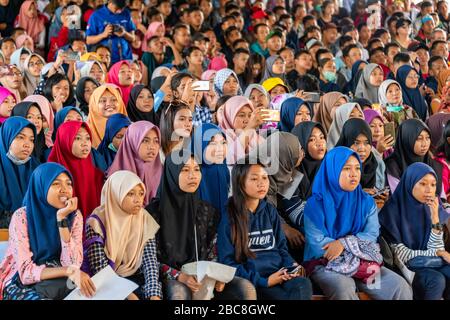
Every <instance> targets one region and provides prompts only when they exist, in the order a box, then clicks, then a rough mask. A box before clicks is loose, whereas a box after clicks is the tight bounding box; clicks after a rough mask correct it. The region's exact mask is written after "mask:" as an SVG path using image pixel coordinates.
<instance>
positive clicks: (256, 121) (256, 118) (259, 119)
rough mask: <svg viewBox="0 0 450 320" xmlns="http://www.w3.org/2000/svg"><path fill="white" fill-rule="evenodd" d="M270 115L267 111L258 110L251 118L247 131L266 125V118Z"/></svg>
mask: <svg viewBox="0 0 450 320" xmlns="http://www.w3.org/2000/svg"><path fill="white" fill-rule="evenodd" d="M268 115H269V114H268V113H267V112H265V111H262V108H256V109H255V110H254V111H253V113H252V116H251V118H250V121H249V122H248V124H247V127H245V129H256V128H258V127H259V126H260V125H262V124H263V123H264V118H265V117H267V116H268Z"/></svg>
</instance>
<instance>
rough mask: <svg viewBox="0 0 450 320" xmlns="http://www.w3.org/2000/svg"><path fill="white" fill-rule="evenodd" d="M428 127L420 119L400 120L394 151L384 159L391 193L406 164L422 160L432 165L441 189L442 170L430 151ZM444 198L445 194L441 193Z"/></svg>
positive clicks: (406, 166)
mask: <svg viewBox="0 0 450 320" xmlns="http://www.w3.org/2000/svg"><path fill="white" fill-rule="evenodd" d="M430 137H431V133H430V129H428V127H427V126H426V125H425V124H424V123H423V122H422V121H420V120H417V119H409V120H405V121H403V122H402V124H401V125H400V127H399V128H398V131H397V139H396V140H395V146H394V152H393V153H392V154H391V155H390V156H389V157H388V158H387V159H386V160H385V163H386V176H387V183H388V184H389V187H390V189H391V192H392V193H393V192H394V191H395V189H396V188H397V185H398V183H399V181H400V178H401V177H402V175H403V173H404V172H405V171H406V169H407V168H408V166H410V165H411V164H413V163H415V162H423V163H425V164H427V165H429V166H430V167H432V168H433V169H434V170H435V172H436V173H437V176H438V186H437V188H438V191H439V194H441V190H442V170H441V168H440V166H439V164H438V163H437V162H436V161H435V160H433V158H432V155H431V153H430V146H431V138H430ZM442 198H445V195H444V194H443V195H442Z"/></svg>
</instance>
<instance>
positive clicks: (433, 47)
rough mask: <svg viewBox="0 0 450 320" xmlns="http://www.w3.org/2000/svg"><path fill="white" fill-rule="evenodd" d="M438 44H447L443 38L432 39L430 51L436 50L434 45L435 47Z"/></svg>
mask: <svg viewBox="0 0 450 320" xmlns="http://www.w3.org/2000/svg"><path fill="white" fill-rule="evenodd" d="M439 44H445V45H447V42H445V41H444V40H436V41H434V42H433V43H432V44H431V48H430V52H433V51H434V50H436V47H437V46H438V45H439Z"/></svg>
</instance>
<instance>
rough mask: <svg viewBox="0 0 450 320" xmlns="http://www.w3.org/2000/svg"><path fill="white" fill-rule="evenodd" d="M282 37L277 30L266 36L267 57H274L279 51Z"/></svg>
mask: <svg viewBox="0 0 450 320" xmlns="http://www.w3.org/2000/svg"><path fill="white" fill-rule="evenodd" d="M282 37H283V34H282V32H281V31H280V30H277V29H275V30H273V31H271V32H270V33H269V34H268V35H267V37H266V43H267V50H268V51H269V55H268V56H267V57H270V56H274V55H276V54H277V52H278V51H279V50H280V49H281V47H282V46H283V41H282ZM267 57H266V58H267Z"/></svg>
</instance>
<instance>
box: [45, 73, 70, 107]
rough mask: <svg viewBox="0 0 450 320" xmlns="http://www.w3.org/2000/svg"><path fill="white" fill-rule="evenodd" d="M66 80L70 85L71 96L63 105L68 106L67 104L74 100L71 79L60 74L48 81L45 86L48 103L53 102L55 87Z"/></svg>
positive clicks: (54, 75)
mask: <svg viewBox="0 0 450 320" xmlns="http://www.w3.org/2000/svg"><path fill="white" fill-rule="evenodd" d="M63 80H66V81H67V82H68V83H69V96H68V97H67V99H66V101H64V102H63V105H65V104H66V102H69V101H72V100H73V86H72V83H71V82H70V80H69V78H67V76H66V75H65V74H61V73H59V72H57V73H55V74H53V75H52V76H51V77H49V78H48V79H47V81H46V82H45V86H44V90H43V91H44V96H45V97H46V98H47V99H48V101H50V102H53V100H54V99H53V93H52V90H53V87H54V86H55V85H56V84H58V83H60V82H61V81H63Z"/></svg>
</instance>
